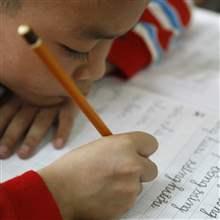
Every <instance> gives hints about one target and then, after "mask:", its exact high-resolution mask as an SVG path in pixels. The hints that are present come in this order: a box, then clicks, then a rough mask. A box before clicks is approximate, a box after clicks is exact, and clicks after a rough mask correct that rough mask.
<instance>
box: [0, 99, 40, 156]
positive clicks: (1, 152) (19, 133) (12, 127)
mask: <svg viewBox="0 0 220 220" xmlns="http://www.w3.org/2000/svg"><path fill="white" fill-rule="evenodd" d="M12 106H13V107H12ZM10 107H11V108H9V109H10V110H11V112H10V116H11V115H12V113H14V114H15V112H14V111H15V109H17V107H18V105H17V103H16V102H14V103H12V105H10ZM6 109H7V108H6ZM36 113H37V108H35V107H32V106H26V105H24V106H22V108H21V109H20V110H19V111H18V113H17V114H16V115H15V117H14V118H13V120H12V121H11V122H10V124H9V126H8V127H7V129H6V131H5V133H4V135H3V137H2V138H1V141H0V158H7V157H9V156H10V155H11V154H12V153H13V152H14V150H15V147H16V144H17V143H18V141H19V140H21V138H22V137H23V135H24V134H25V132H26V130H27V129H28V127H29V125H30V124H31V122H32V120H33V118H34V116H35V114H36ZM8 115H9V114H8ZM2 123H3V122H2ZM0 124H1V122H0Z"/></svg>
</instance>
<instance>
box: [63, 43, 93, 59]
mask: <svg viewBox="0 0 220 220" xmlns="http://www.w3.org/2000/svg"><path fill="white" fill-rule="evenodd" d="M60 46H61V47H62V49H63V50H64V51H65V53H66V54H67V55H68V56H69V57H70V58H74V59H77V60H81V61H88V58H89V54H88V53H82V52H78V51H75V50H73V49H71V48H69V47H67V46H66V45H63V44H60Z"/></svg>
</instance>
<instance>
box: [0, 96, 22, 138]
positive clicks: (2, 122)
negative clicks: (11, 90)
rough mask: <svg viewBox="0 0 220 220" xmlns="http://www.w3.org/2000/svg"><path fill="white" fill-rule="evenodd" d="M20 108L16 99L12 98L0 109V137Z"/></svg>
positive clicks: (19, 103)
mask: <svg viewBox="0 0 220 220" xmlns="http://www.w3.org/2000/svg"><path fill="white" fill-rule="evenodd" d="M20 106H21V102H20V101H18V100H17V99H16V98H12V99H10V100H9V101H8V102H7V103H5V104H4V105H3V106H2V107H1V108H0V116H1V117H0V137H1V136H2V134H3V132H4V130H5V129H6V127H7V126H8V124H9V122H10V121H11V120H12V118H13V117H14V115H15V114H16V112H17V111H18V109H19V108H20Z"/></svg>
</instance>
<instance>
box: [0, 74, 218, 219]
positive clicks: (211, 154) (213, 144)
mask: <svg viewBox="0 0 220 220" xmlns="http://www.w3.org/2000/svg"><path fill="white" fill-rule="evenodd" d="M90 100H91V102H92V103H93V105H94V106H96V107H97V109H98V112H99V113H100V114H101V115H102V117H103V118H104V119H105V121H106V123H107V124H108V125H109V126H110V128H111V129H112V130H113V132H114V133H120V132H126V131H136V130H141V131H145V132H149V133H151V134H153V135H155V136H156V137H157V138H158V140H159V142H160V148H159V150H158V152H157V153H156V154H155V155H154V156H153V157H152V159H153V160H155V161H156V163H157V164H158V167H159V171H160V173H159V177H158V178H157V180H156V181H154V182H152V183H149V184H145V187H144V191H143V193H142V194H141V196H140V197H139V199H138V201H137V203H136V205H135V207H134V208H133V209H132V210H131V211H130V212H129V213H128V214H127V215H126V216H125V218H126V219H135V218H136V219H141V218H146V217H152V218H156V217H161V216H162V217H167V218H171V217H174V216H176V217H182V216H183V217H190V216H192V217H194V216H200V215H201V216H203V217H205V214H203V213H201V212H200V209H204V210H206V211H207V212H208V211H210V209H211V207H214V205H215V204H214V203H215V202H216V201H217V199H218V197H217V193H216V191H217V175H218V174H219V173H218V171H219V170H220V167H219V166H218V164H217V161H218V159H219V154H218V144H219V121H218V119H217V116H216V115H215V114H214V113H209V112H208V111H206V110H204V109H200V108H196V107H193V106H189V105H186V104H184V103H181V102H176V101H174V100H172V99H169V98H166V97H163V96H160V95H157V94H153V93H150V92H148V91H146V90H143V89H138V88H136V87H134V86H133V85H132V84H130V83H127V84H126V83H125V82H120V81H119V80H117V79H111V78H109V79H105V80H103V81H102V82H100V83H99V84H98V85H97V87H96V88H95V89H94V90H93V92H92V94H91V99H90ZM82 126H83V127H81V128H79V129H81V132H80V135H79V131H78V130H77V129H76V130H75V132H76V133H75V135H73V138H72V139H71V141H70V143H69V144H68V147H66V148H65V150H61V151H56V150H54V149H52V146H51V145H50V144H49V145H47V146H45V147H44V148H43V149H42V150H41V151H40V152H39V153H38V154H37V155H36V156H35V157H33V158H31V159H30V160H27V161H22V160H19V159H18V158H17V157H16V156H13V157H12V158H10V159H9V160H6V161H3V162H2V163H1V164H2V165H1V166H2V169H1V170H2V179H3V180H4V179H8V178H11V177H13V176H15V175H18V174H20V173H22V172H24V171H25V170H29V169H39V168H41V167H43V166H45V165H46V164H48V163H50V162H52V161H54V160H55V159H56V158H57V157H60V156H61V155H62V154H64V153H65V152H67V151H70V150H71V149H73V148H75V147H77V146H79V145H81V144H83V143H86V142H88V141H90V140H94V139H95V138H97V137H98V136H99V135H98V134H97V132H96V131H95V130H94V129H93V127H92V126H90V124H88V123H86V124H85V123H84V124H83V125H82ZM73 134H74V133H73ZM217 166H218V167H217ZM212 169H213V170H214V171H212ZM209 170H211V171H212V172H213V174H212V175H213V177H212V178H211V179H210V181H209V183H207V187H206V188H205V187H204V188H202V187H198V186H197V185H196V184H199V183H200V182H201V181H202V180H203V178H205V176H206V172H209ZM216 170H217V171H216ZM181 172H182V173H184V174H181ZM176 175H179V176H180V175H182V176H183V177H181V180H180V181H179V182H178V178H180V177H175V176H176ZM174 178H176V179H175V180H174ZM193 181H194V182H193ZM167 187H168V188H167ZM196 187H197V188H198V189H199V190H200V191H204V193H201V194H199V196H198V198H197V201H193V204H192V207H190V208H189V211H188V212H186V213H184V212H181V211H180V210H178V209H177V208H175V207H174V206H175V205H176V206H177V207H181V206H183V205H184V202H185V200H186V198H187V197H189V196H190V194H191V193H193V191H194V190H195V189H196ZM164 189H166V190H167V192H166V193H165V194H166V197H164V195H163V196H160V195H161V191H163V190H164ZM160 197H161V198H162V199H160ZM152 206H153V207H152Z"/></svg>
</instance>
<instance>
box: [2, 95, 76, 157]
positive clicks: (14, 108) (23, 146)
mask: <svg viewBox="0 0 220 220" xmlns="http://www.w3.org/2000/svg"><path fill="white" fill-rule="evenodd" d="M75 109H76V108H74V106H73V104H72V102H71V101H66V102H65V103H63V104H60V105H58V106H54V107H48V108H45V107H44V108H40V107H35V106H32V105H29V104H27V103H24V102H23V101H22V100H20V99H19V98H18V97H15V96H12V97H10V98H8V99H7V100H6V101H5V102H4V104H2V105H1V106H0V158H1V159H3V158H7V157H9V156H10V155H11V154H12V153H14V152H15V151H17V154H18V155H19V156H20V157H21V158H28V157H30V156H31V155H32V154H33V153H34V151H35V150H36V148H37V146H38V145H39V144H40V142H41V141H42V139H43V138H44V137H45V135H46V134H47V132H48V130H49V128H50V127H51V126H52V125H53V123H54V122H55V121H58V125H57V128H56V131H55V134H54V138H53V140H54V141H53V143H54V146H55V147H56V148H61V147H63V146H64V144H65V142H66V141H67V139H68V137H69V134H70V131H71V128H72V125H73V121H74V113H75ZM57 119H58V120H57ZM17 146H18V148H17Z"/></svg>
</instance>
